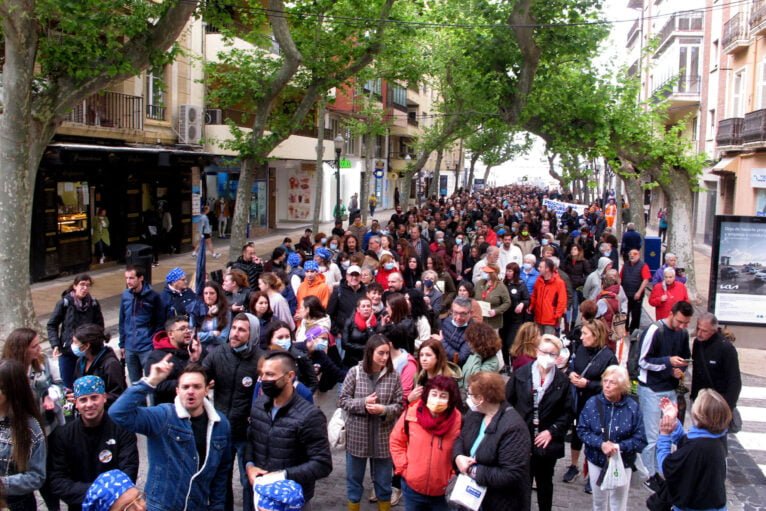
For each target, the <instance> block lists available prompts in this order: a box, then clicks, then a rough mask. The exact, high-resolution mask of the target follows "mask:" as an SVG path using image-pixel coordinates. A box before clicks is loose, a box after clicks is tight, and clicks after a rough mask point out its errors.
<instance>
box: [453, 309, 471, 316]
mask: <svg viewBox="0 0 766 511" xmlns="http://www.w3.org/2000/svg"><path fill="white" fill-rule="evenodd" d="M470 313H471V312H470V311H459V310H453V311H452V315H453V316H467V315H469V314H470Z"/></svg>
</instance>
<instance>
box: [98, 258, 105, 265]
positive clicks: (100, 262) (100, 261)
mask: <svg viewBox="0 0 766 511" xmlns="http://www.w3.org/2000/svg"><path fill="white" fill-rule="evenodd" d="M98 264H104V256H101V259H99V260H98Z"/></svg>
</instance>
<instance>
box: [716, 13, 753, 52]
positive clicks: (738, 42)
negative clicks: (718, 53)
mask: <svg viewBox="0 0 766 511" xmlns="http://www.w3.org/2000/svg"><path fill="white" fill-rule="evenodd" d="M721 45H722V46H723V50H724V51H725V52H726V53H731V52H732V51H735V50H736V49H738V48H741V47H742V46H746V45H747V25H746V24H745V15H744V14H742V13H741V12H738V13H737V14H735V15H734V16H732V17H731V18H730V19H729V21H727V22H726V23H724V25H723V37H722V38H721Z"/></svg>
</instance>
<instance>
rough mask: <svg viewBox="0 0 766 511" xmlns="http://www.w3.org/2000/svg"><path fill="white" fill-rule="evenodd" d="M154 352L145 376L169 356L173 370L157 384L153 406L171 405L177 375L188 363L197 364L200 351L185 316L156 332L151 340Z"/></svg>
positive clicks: (197, 341) (175, 318) (150, 357)
mask: <svg viewBox="0 0 766 511" xmlns="http://www.w3.org/2000/svg"><path fill="white" fill-rule="evenodd" d="M152 344H153V345H154V351H152V352H151V353H150V354H149V360H148V362H147V364H146V376H148V375H149V370H150V369H151V366H152V365H153V364H155V363H157V362H160V361H162V360H163V359H164V358H165V356H166V355H168V354H170V355H171V358H170V361H171V362H172V363H173V369H172V370H171V372H170V374H169V375H168V377H167V378H166V379H165V380H163V381H162V382H160V383H159V385H158V386H157V389H156V390H155V392H154V404H161V403H172V402H173V401H174V400H175V398H176V387H177V384H178V381H177V379H178V375H180V374H181V371H183V370H184V368H185V367H186V365H187V364H188V363H189V362H199V361H200V358H201V356H202V349H201V347H200V343H199V340H198V339H197V338H196V336H195V335H194V331H193V330H192V329H191V327H190V326H189V319H188V318H187V317H186V316H173V317H172V318H170V319H168V320H167V321H166V322H165V329H164V330H160V331H159V332H157V333H156V334H155V335H154V337H153V338H152Z"/></svg>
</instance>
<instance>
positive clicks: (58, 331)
mask: <svg viewBox="0 0 766 511" xmlns="http://www.w3.org/2000/svg"><path fill="white" fill-rule="evenodd" d="M88 296H89V298H90V299H88V300H86V302H87V306H83V307H82V308H78V307H77V306H76V305H75V303H74V298H73V297H72V294H71V293H70V292H69V291H64V292H63V293H62V294H61V300H59V301H58V303H56V307H55V308H54V309H53V313H52V314H51V317H50V318H49V319H48V325H47V327H48V340H49V341H50V343H51V348H59V350H61V351H62V352H63V353H71V352H72V350H71V348H70V346H71V345H72V336H73V335H74V331H75V330H76V329H77V327H78V326H80V325H87V324H89V323H94V324H96V325H98V326H100V327H102V328H103V326H104V315H103V314H102V313H101V305H100V304H99V303H98V300H96V299H95V298H93V297H90V295H88Z"/></svg>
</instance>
